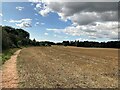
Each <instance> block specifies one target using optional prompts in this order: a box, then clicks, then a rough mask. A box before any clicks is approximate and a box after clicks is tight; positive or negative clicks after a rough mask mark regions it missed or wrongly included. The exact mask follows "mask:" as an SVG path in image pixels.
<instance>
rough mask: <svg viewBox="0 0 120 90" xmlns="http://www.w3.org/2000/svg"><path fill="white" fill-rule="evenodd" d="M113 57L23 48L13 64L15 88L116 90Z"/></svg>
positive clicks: (113, 52)
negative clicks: (16, 82)
mask: <svg viewBox="0 0 120 90" xmlns="http://www.w3.org/2000/svg"><path fill="white" fill-rule="evenodd" d="M28 51H29V52H28ZM117 53H118V50H117V49H88V48H77V47H76V48H75V47H62V46H61V47H59V46H52V47H30V48H25V49H23V50H22V51H21V53H20V56H19V57H18V62H17V66H18V73H19V77H20V80H19V81H20V82H19V83H20V85H19V87H24V88H25V87H27V88H28V87H29V88H34V87H37V88H39V87H40V88H42V87H44V88H56V87H57V88H59V87H61V88H72V87H73V88H76V87H80V88H83V87H90V88H106V87H108V88H112V87H113V88H115V87H118V78H117V76H118V65H117V64H118V57H117Z"/></svg>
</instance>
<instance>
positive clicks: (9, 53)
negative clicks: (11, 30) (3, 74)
mask: <svg viewBox="0 0 120 90" xmlns="http://www.w3.org/2000/svg"><path fill="white" fill-rule="evenodd" d="M18 49H19V48H13V49H8V50H4V51H3V52H2V54H0V63H1V64H4V63H5V61H6V60H8V59H10V57H11V56H12V55H13V54H14V53H15V52H16V51H17V50H18Z"/></svg>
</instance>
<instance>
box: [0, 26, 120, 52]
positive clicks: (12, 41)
mask: <svg viewBox="0 0 120 90" xmlns="http://www.w3.org/2000/svg"><path fill="white" fill-rule="evenodd" d="M0 29H1V30H0V33H1V31H2V50H6V49H9V48H19V47H22V46H51V45H64V46H77V47H102V48H119V47H120V41H109V42H92V41H83V42H81V41H79V40H78V41H76V40H75V41H63V42H62V43H54V42H50V41H42V42H39V41H36V40H35V39H33V40H31V39H30V34H29V33H28V32H27V31H25V30H23V29H15V28H13V27H10V26H0Z"/></svg>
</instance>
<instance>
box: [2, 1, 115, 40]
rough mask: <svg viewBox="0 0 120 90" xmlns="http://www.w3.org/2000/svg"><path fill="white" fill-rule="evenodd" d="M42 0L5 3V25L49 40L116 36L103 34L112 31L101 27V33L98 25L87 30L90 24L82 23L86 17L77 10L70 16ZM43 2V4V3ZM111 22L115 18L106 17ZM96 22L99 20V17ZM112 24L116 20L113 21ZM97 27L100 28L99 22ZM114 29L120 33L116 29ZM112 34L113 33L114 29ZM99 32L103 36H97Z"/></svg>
mask: <svg viewBox="0 0 120 90" xmlns="http://www.w3.org/2000/svg"><path fill="white" fill-rule="evenodd" d="M39 4H41V3H31V2H4V3H2V15H1V16H2V25H7V26H12V27H15V28H22V29H24V30H26V31H28V32H29V33H30V38H31V39H34V38H35V39H36V40H38V41H45V40H46V41H47V40H49V41H54V42H59V41H63V40H81V41H85V40H92V41H106V40H113V39H112V38H111V37H110V38H109V37H107V36H105V35H101V34H103V33H108V31H105V32H101V31H99V33H97V32H98V31H93V30H94V28H92V29H91V28H87V29H85V30H86V31H85V30H84V31H83V28H86V27H88V26H87V25H83V24H81V22H82V20H83V19H81V18H84V17H79V18H77V19H76V17H77V14H74V16H75V15H76V16H75V17H74V16H70V15H68V14H67V11H66V12H59V11H57V10H56V9H55V8H53V7H52V9H51V7H47V8H46V7H41V6H39ZM41 5H43V3H42V4H41ZM40 7H41V8H40ZM58 7H59V6H58ZM56 8H57V7H56ZM54 9H55V10H54ZM66 10H68V8H67V9H66ZM70 10H71V9H70ZM68 13H69V12H68ZM80 14H81V13H80ZM108 14H109V13H108ZM65 15H66V16H65ZM90 15H91V14H90ZM84 16H85V15H84ZM66 19H67V20H66ZM79 19H80V20H79ZM86 19H87V17H86ZM78 20H79V21H78ZM99 21H101V20H99ZM108 21H109V20H108ZM79 22H80V24H79ZM83 22H85V20H83ZM111 22H112V21H110V22H107V20H106V22H104V23H105V24H106V25H108V23H110V24H111ZM95 23H98V21H97V22H95ZM99 23H100V25H101V26H102V25H103V22H99ZM112 24H114V23H113V22H112ZM89 25H92V24H89ZM115 25H116V24H115ZM90 27H93V26H90ZM78 28H79V29H78ZM95 28H97V29H98V27H97V26H96V27H95ZM89 29H91V30H89ZM105 29H106V26H105ZM100 30H101V29H100ZM88 32H89V33H88ZM93 32H94V33H93ZM113 33H114V34H115V35H116V33H115V32H113ZM108 34H109V35H111V33H110V32H109V33H108ZM98 35H99V38H98V37H97V36H98ZM106 35H107V34H106ZM102 36H103V37H102ZM106 37H107V38H106Z"/></svg>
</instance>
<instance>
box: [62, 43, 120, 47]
mask: <svg viewBox="0 0 120 90" xmlns="http://www.w3.org/2000/svg"><path fill="white" fill-rule="evenodd" d="M62 44H63V45H64V46H77V47H102V48H120V41H109V42H93V41H83V42H80V41H63V42H62Z"/></svg>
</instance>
